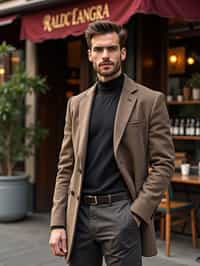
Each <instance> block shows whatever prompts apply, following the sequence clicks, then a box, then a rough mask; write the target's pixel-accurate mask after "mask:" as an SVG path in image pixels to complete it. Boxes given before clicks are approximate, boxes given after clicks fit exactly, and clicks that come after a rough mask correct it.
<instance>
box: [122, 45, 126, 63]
mask: <svg viewBox="0 0 200 266" xmlns="http://www.w3.org/2000/svg"><path fill="white" fill-rule="evenodd" d="M125 59H126V48H125V47H123V48H122V49H121V60H122V61H124V60H125Z"/></svg>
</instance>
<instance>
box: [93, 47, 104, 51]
mask: <svg viewBox="0 0 200 266" xmlns="http://www.w3.org/2000/svg"><path fill="white" fill-rule="evenodd" d="M93 51H94V52H102V51H103V47H94V49H93Z"/></svg>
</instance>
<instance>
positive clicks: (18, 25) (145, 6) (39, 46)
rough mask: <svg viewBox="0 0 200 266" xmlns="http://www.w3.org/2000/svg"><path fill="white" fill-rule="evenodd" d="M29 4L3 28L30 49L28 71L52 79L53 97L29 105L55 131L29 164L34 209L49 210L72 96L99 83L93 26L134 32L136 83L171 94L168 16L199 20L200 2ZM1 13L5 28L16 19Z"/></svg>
mask: <svg viewBox="0 0 200 266" xmlns="http://www.w3.org/2000/svg"><path fill="white" fill-rule="evenodd" d="M11 2H12V1H11ZM28 2H29V3H30V6H25V4H24V6H23V5H22V6H21V8H20V7H17V9H16V10H15V9H14V7H13V9H12V11H10V12H11V13H13V14H14V15H15V17H14V18H13V21H12V22H11V23H10V24H9V25H8V26H2V27H0V33H1V32H4V34H0V36H1V37H0V38H1V40H3V39H5V40H7V41H8V42H9V40H11V43H13V44H16V45H17V46H18V47H20V49H24V50H25V58H26V67H27V71H28V72H29V73H30V74H32V75H34V74H36V73H38V74H40V75H43V76H46V77H47V82H48V85H49V91H48V93H47V94H46V95H45V96H34V95H32V96H30V98H28V102H29V104H31V105H32V107H33V111H32V117H31V118H30V119H32V120H33V121H34V120H35V119H39V120H41V121H42V124H43V126H45V127H47V128H48V129H49V134H48V136H47V138H46V139H45V141H44V142H43V143H42V145H41V147H40V150H39V151H38V152H37V155H36V157H34V158H31V159H30V160H29V161H28V164H27V165H28V171H29V173H30V175H31V176H32V177H31V183H32V187H33V191H34V192H33V194H34V209H35V210H37V211H48V210H49V209H50V206H51V199H52V193H53V187H54V182H55V175H56V165H57V160H58V154H59V149H60V144H61V140H62V136H63V127H64V117H65V109H66V104H67V98H68V97H69V96H70V95H75V94H77V93H79V92H81V91H83V90H85V89H86V88H87V87H88V85H89V84H91V83H92V82H93V79H94V74H93V72H92V69H91V66H90V65H89V63H88V60H87V47H86V43H85V40H84V35H83V33H84V30H85V29H86V27H87V25H88V23H90V22H92V21H95V20H98V19H100V20H101V19H109V20H113V21H115V22H117V23H119V24H124V25H125V27H126V29H127V30H128V34H129V38H128V42H127V49H128V58H127V62H126V64H125V66H124V68H125V71H126V72H127V73H128V74H129V75H130V76H131V77H133V78H134V79H136V81H138V82H142V83H143V84H145V85H148V86H150V87H152V88H156V89H157V90H161V91H164V92H165V91H166V79H167V74H166V73H167V58H166V54H167V42H168V36H167V31H168V21H167V18H166V17H172V16H176V17H184V18H187V19H198V18H199V14H198V9H196V6H198V1H197V0H193V1H190V4H188V1H182V7H178V6H177V5H176V4H175V3H174V1H170V0H168V1H165V3H163V2H160V1H158V0H157V1H156V0H154V1H149V0H148V1H147V0H135V1H131V0H124V1H119V0H117V1H114V0H106V1H102V0H94V1H84V2H80V1H73V2H72V1H67V3H66V1H46V4H45V5H44V2H45V1H40V2H41V7H39V4H37V5H35V6H33V7H32V6H31V2H32V3H34V2H37V3H38V2H39V1H28ZM47 2H49V3H47ZM192 2H193V3H192ZM26 5H27V3H26ZM183 7H184V8H183ZM1 12H3V10H2V11H1V4H0V15H1V14H2V16H1V18H0V24H1V19H2V21H4V22H5V21H6V19H7V18H8V17H9V16H10V14H9V13H8V11H5V12H4V13H1ZM135 13H137V15H134V14H135ZM139 13H140V14H139ZM141 13H147V14H149V15H148V16H145V15H142V14H141ZM16 14H17V15H16ZM153 14H157V15H159V16H156V15H153ZM5 27H7V30H5ZM8 27H10V28H9V29H10V32H11V31H12V36H14V35H17V34H18V38H17V37H16V36H15V37H13V38H14V39H12V38H11V35H9V34H8ZM19 35H20V37H19ZM19 38H20V39H21V41H19Z"/></svg>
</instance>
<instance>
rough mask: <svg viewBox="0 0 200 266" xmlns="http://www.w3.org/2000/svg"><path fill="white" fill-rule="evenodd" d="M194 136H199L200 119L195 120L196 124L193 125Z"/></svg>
mask: <svg viewBox="0 0 200 266" xmlns="http://www.w3.org/2000/svg"><path fill="white" fill-rule="evenodd" d="M195 135H196V136H200V119H199V118H198V119H196V124H195Z"/></svg>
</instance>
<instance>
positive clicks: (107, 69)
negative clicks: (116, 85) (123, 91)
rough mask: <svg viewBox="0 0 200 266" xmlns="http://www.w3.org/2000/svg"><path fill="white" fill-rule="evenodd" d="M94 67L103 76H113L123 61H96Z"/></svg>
mask: <svg viewBox="0 0 200 266" xmlns="http://www.w3.org/2000/svg"><path fill="white" fill-rule="evenodd" d="M93 68H94V70H95V71H96V73H97V74H98V75H100V76H102V77H112V76H114V75H115V74H116V73H118V72H119V70H120V69H121V61H117V62H116V63H113V62H111V61H109V62H107V61H105V62H102V63H100V64H99V65H97V64H96V63H95V62H94V63H93Z"/></svg>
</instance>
